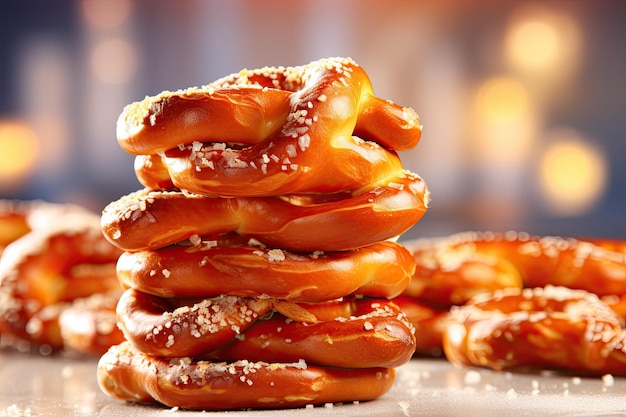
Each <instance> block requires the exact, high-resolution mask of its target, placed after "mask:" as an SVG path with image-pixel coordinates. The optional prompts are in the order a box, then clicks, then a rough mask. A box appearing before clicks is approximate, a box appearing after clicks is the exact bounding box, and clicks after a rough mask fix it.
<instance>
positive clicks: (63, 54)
mask: <svg viewBox="0 0 626 417" xmlns="http://www.w3.org/2000/svg"><path fill="white" fill-rule="evenodd" d="M625 21H626V2H622V1H604V0H599V1H598V0H597V1H551V2H546V1H503V0H500V1H470V2H466V1H461V0H459V1H452V0H449V1H448V0H446V1H414V0H385V1H377V0H346V1H336V0H316V1H309V0H300V1H283V0H266V1H253V0H236V1H234V0H231V1H200V0H195V1H194V0H183V1H176V2H173V1H159V0H156V1H155V0H150V1H148V0H76V1H69V0H56V1H54V2H41V1H32V0H23V1H19V2H9V1H2V2H1V3H0V31H1V32H2V33H1V36H0V91H1V92H2V99H1V100H0V198H19V199H44V200H48V201H54V202H73V203H79V204H83V205H85V206H87V207H90V208H92V209H93V210H95V211H98V212H99V211H100V210H102V208H103V207H104V206H105V205H106V204H108V203H109V202H110V201H113V200H116V199H118V198H119V197H121V196H122V195H124V194H127V193H129V192H132V191H134V190H136V189H138V188H140V185H139V183H138V182H137V180H136V179H135V176H134V172H133V157H131V156H130V155H128V154H126V153H124V151H122V150H121V148H119V146H118V145H117V142H116V138H115V123H116V120H117V117H118V115H119V114H120V112H121V111H122V108H123V107H124V105H126V104H128V103H130V102H132V101H137V100H141V99H142V98H143V97H144V96H145V95H154V94H158V93H159V92H160V91H162V90H166V89H167V90H175V89H178V88H184V87H189V86H199V85H203V84H206V83H208V82H210V81H213V80H214V79H216V78H219V77H221V76H224V75H227V74H230V73H233V72H238V71H239V70H240V69H243V68H258V67H262V66H266V65H276V66H278V65H284V66H288V65H300V64H306V63H308V62H310V61H312V60H316V59H319V58H323V57H330V56H350V57H352V58H354V59H355V60H356V61H357V62H358V63H359V64H361V66H362V67H364V68H365V70H366V71H367V72H368V74H369V76H370V78H371V80H372V83H373V85H374V88H375V92H376V93H377V95H379V96H381V97H384V98H386V99H390V100H393V101H395V102H397V103H398V104H401V105H403V106H410V107H413V108H414V109H415V110H416V111H417V112H418V114H419V115H420V116H421V120H422V124H423V126H424V130H423V135H422V141H421V143H420V144H419V145H418V146H417V147H416V148H415V149H414V150H412V151H409V152H405V153H402V155H401V157H402V159H403V161H404V164H405V166H406V167H407V168H408V169H410V170H412V171H415V172H417V173H419V174H420V175H421V176H422V177H424V179H425V180H426V182H427V183H428V184H429V187H430V189H431V192H432V204H431V208H430V210H429V212H428V213H427V215H426V216H425V217H424V219H423V220H422V221H421V222H420V223H418V224H417V225H416V226H415V227H414V228H413V229H411V230H410V231H409V232H408V233H407V235H405V238H416V237H421V236H439V235H446V234H449V233H454V232H457V231H462V230H469V229H472V230H510V229H514V230H524V231H528V232H531V233H538V234H556V235H566V236H597V237H615V238H626V219H625V216H624V212H625V211H626V82H625V81H624V76H625V74H626V47H625V46H624V39H626V25H624V22H625Z"/></svg>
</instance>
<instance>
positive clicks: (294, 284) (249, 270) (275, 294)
mask: <svg viewBox="0 0 626 417" xmlns="http://www.w3.org/2000/svg"><path fill="white" fill-rule="evenodd" d="M191 240H192V241H193V242H194V243H195V244H192V243H189V245H182V244H179V245H172V246H168V247H165V248H162V249H157V250H152V251H149V250H146V251H139V252H125V253H124V254H122V256H121V257H120V258H119V261H118V263H117V277H118V279H119V281H120V283H121V284H122V286H123V287H125V288H135V289H137V290H139V291H142V292H144V293H148V294H152V295H156V296H160V297H216V296H218V295H220V294H227V295H237V296H241V297H272V298H280V299H288V300H291V301H302V302H321V301H328V300H334V299H337V298H340V297H344V296H346V295H349V294H359V295H364V296H370V297H381V298H391V297H395V296H397V295H399V294H401V293H402V292H403V291H404V289H405V288H406V286H407V285H408V283H409V281H410V279H411V277H412V275H413V270H414V262H413V258H412V256H411V254H410V252H408V251H407V250H406V249H405V248H404V247H403V246H402V245H400V244H398V243H394V242H389V241H385V242H378V243H374V244H372V245H369V246H366V247H363V248H359V249H354V250H351V251H343V252H313V253H294V252H289V251H284V250H281V249H272V248H267V247H264V246H261V245H248V244H242V243H233V242H232V239H228V240H227V241H224V238H223V237H222V236H219V237H216V238H215V239H201V238H200V237H199V236H195V237H192V239H191ZM236 240H244V239H236ZM268 277H272V279H268Z"/></svg>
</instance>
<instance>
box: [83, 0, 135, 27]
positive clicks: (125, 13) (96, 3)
mask: <svg viewBox="0 0 626 417" xmlns="http://www.w3.org/2000/svg"><path fill="white" fill-rule="evenodd" d="M80 11H81V15H82V16H83V18H84V20H85V21H86V22H87V23H88V24H89V25H91V26H93V27H95V28H101V29H106V28H114V27H116V26H119V25H121V24H122V23H124V22H125V21H126V20H127V19H128V18H129V16H130V15H131V11H132V4H131V2H130V1H129V0H115V1H111V0H82V1H81V3H80Z"/></svg>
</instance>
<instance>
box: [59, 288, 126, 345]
mask: <svg viewBox="0 0 626 417" xmlns="http://www.w3.org/2000/svg"><path fill="white" fill-rule="evenodd" d="M119 297H120V292H119V291H111V292H106V293H105V292H103V293H95V294H92V295H90V296H88V297H84V298H77V299H75V300H73V301H72V302H71V303H68V305H67V306H65V307H64V308H63V309H61V311H60V312H59V316H58V323H59V332H60V334H61V339H62V341H63V347H64V348H65V349H70V350H73V351H76V352H82V353H86V354H89V355H92V356H101V355H103V354H104V353H105V352H106V351H107V350H108V349H109V347H111V346H113V345H117V344H119V343H122V342H123V341H124V340H125V338H124V334H123V333H122V331H121V330H120V329H119V328H118V327H117V317H116V314H115V308H116V306H117V301H118V299H119Z"/></svg>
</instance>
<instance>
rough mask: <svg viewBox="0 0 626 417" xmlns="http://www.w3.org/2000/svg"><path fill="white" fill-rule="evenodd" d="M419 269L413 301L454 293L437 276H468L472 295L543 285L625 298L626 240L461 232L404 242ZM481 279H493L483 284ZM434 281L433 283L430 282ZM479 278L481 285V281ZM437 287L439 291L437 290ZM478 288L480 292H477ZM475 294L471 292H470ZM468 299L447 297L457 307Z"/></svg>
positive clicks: (413, 284) (412, 290) (413, 283)
mask: <svg viewBox="0 0 626 417" xmlns="http://www.w3.org/2000/svg"><path fill="white" fill-rule="evenodd" d="M407 246H408V247H409V249H410V250H411V251H412V252H413V253H414V256H415V259H416V263H417V269H416V275H415V277H414V279H413V281H412V283H411V287H410V289H409V291H410V294H411V295H413V296H415V297H425V298H428V297H429V295H427V293H428V292H429V291H430V292H434V293H436V292H437V291H439V293H440V294H441V293H445V292H450V291H455V290H453V289H452V288H451V283H450V280H447V281H446V280H441V281H440V280H439V277H440V276H448V277H450V276H452V277H454V276H457V275H458V276H460V277H467V279H465V278H464V281H466V282H467V283H466V284H464V286H468V285H469V284H470V283H471V282H474V283H475V284H476V285H474V284H471V285H472V286H473V287H475V291H478V292H481V291H482V290H487V291H491V290H494V289H497V288H504V287H521V286H525V287H543V286H546V285H555V286H565V287H568V288H576V289H584V290H587V291H589V292H593V293H595V294H598V295H601V296H602V295H613V294H626V252H625V251H624V248H626V242H618V241H612V242H609V241H604V240H598V239H596V240H589V241H586V240H578V239H573V238H563V237H556V236H532V235H529V234H527V233H516V232H507V233H489V232H485V233H478V232H466V233H459V234H455V235H452V236H449V237H447V238H443V239H432V240H423V241H417V242H412V243H407ZM470 261H471V262H473V263H474V264H473V265H469V266H468V263H469V262H470ZM485 276H488V277H489V276H491V277H493V278H494V279H493V280H491V281H487V282H485V281H484V277H485ZM433 277H437V279H433ZM481 277H482V278H483V279H482V281H483V282H479V280H480V279H481ZM437 286H439V288H437ZM481 288H482V290H481ZM468 295H470V296H471V295H473V294H471V293H470V294H468ZM464 298H465V299H467V298H466V296H462V297H457V298H455V299H450V301H451V304H461V303H462V302H463V301H464Z"/></svg>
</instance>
